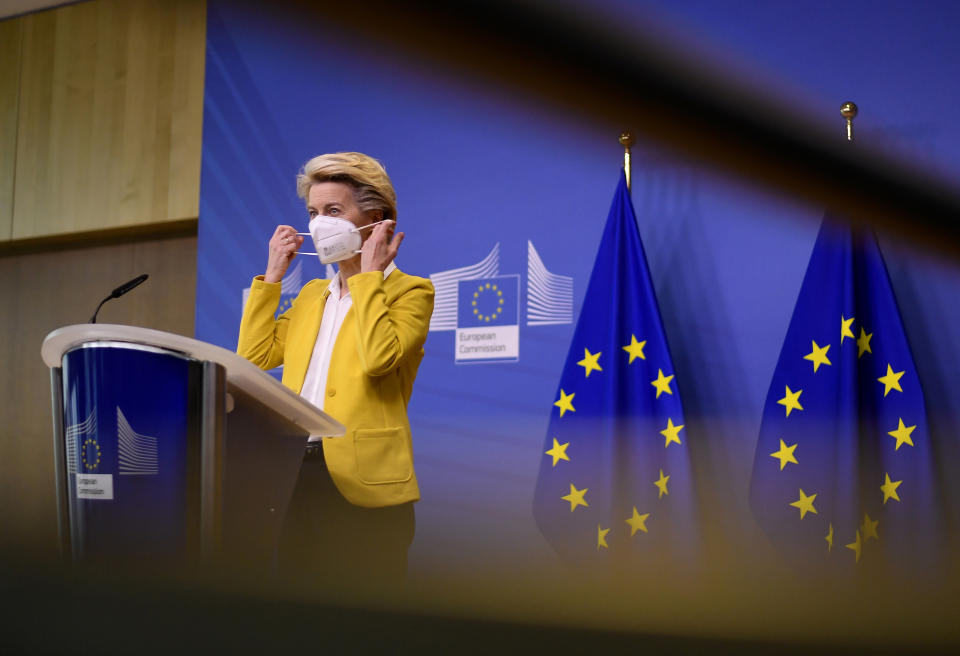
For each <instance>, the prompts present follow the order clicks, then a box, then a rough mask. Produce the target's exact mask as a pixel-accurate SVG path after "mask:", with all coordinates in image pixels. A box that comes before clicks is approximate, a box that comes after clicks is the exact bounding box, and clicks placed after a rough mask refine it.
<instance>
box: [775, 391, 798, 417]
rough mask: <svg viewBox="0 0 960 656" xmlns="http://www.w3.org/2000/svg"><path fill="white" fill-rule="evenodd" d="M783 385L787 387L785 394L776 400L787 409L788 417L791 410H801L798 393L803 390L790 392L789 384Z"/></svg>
mask: <svg viewBox="0 0 960 656" xmlns="http://www.w3.org/2000/svg"><path fill="white" fill-rule="evenodd" d="M784 387H786V388H787V392H786V394H787V395H786V396H784V397H783V398H782V399H780V400H779V401H777V403H779V404H780V405H782V406H783V407H784V408H786V409H787V416H788V417H789V416H790V413H791V412H792V411H793V410H803V406H802V405H800V395H801V394H803V390H797V391H796V392H791V391H790V386H789V385H784Z"/></svg>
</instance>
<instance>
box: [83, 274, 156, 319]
mask: <svg viewBox="0 0 960 656" xmlns="http://www.w3.org/2000/svg"><path fill="white" fill-rule="evenodd" d="M149 277H150V276H148V275H147V274H145V273H143V274H141V275H139V276H137V277H136V278H134V279H133V280H130V281H128V282H125V283H123V284H122V285H120V286H119V287H117V288H116V289H114V290H113V291H112V292H110V295H109V296H107V297H106V298H105V299H103V300H102V301H100V305H98V306H97V309H96V310H95V311H94V313H93V316H92V317H90V323H97V314H98V313H99V312H100V308H102V307H103V304H104V303H106V302H107V301H109V300H110V299H112V298H120V297H121V296H123V295H124V294H126V293H127V292H128V291H130V290H131V289H133V288H134V287H136V286H137V285H139V284H140V283H142V282H143V281H144V280H146V279H147V278H149Z"/></svg>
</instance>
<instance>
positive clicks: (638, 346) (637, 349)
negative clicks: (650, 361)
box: [623, 335, 647, 364]
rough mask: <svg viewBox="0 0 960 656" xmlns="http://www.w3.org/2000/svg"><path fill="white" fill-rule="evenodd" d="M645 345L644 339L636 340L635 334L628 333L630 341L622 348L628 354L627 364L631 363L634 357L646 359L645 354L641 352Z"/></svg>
mask: <svg viewBox="0 0 960 656" xmlns="http://www.w3.org/2000/svg"><path fill="white" fill-rule="evenodd" d="M646 345H647V342H646V340H644V341H642V342H638V341H637V338H636V336H635V335H630V343H629V344H627V345H626V346H624V347H623V350H624V351H626V352H627V353H629V354H630V360H629V362H627V364H633V361H634V360H635V359H636V358H640V359H641V360H646V359H647V356H645V355H644V354H643V347H644V346H646Z"/></svg>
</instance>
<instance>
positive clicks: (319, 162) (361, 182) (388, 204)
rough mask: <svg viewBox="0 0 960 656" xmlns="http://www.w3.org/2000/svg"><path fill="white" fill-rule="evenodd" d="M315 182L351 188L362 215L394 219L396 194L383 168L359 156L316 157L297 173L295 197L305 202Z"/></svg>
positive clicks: (367, 158)
mask: <svg viewBox="0 0 960 656" xmlns="http://www.w3.org/2000/svg"><path fill="white" fill-rule="evenodd" d="M318 182H342V183H344V184H347V185H349V186H350V187H352V188H353V196H354V198H355V199H356V201H357V205H358V206H359V207H360V209H361V210H362V211H364V212H369V211H370V210H380V211H382V212H383V218H384V219H396V218H397V193H396V192H395V191H394V190H393V183H392V182H390V177H389V176H388V175H387V172H386V170H385V169H384V168H383V165H382V164H381V163H380V162H378V161H377V160H375V159H374V158H372V157H370V156H369V155H364V154H363V153H330V154H328V155H317V156H316V157H314V158H313V159H311V160H310V161H309V162H307V163H306V164H304V165H303V168H301V169H300V172H299V173H298V174H297V195H298V196H299V197H300V198H302V199H303V200H304V202H306V201H307V196H308V195H309V194H310V187H312V186H313V185H315V184H316V183H318Z"/></svg>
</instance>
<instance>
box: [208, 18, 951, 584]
mask: <svg viewBox="0 0 960 656" xmlns="http://www.w3.org/2000/svg"><path fill="white" fill-rule="evenodd" d="M591 4H592V5H595V6H596V11H599V12H603V13H604V14H605V15H608V16H610V19H611V20H617V21H619V22H620V23H621V24H623V23H626V24H627V25H630V24H631V22H634V23H635V24H636V25H638V26H639V25H644V26H646V27H649V25H650V24H651V22H653V23H654V24H656V25H658V26H659V27H658V29H659V30H660V31H661V32H662V33H664V34H667V35H668V36H669V37H670V38H674V39H678V40H681V41H682V42H684V43H686V44H687V45H688V46H689V47H690V48H692V49H694V50H695V51H697V52H698V53H700V54H702V55H705V56H707V57H710V58H711V59H712V60H714V61H720V62H721V63H722V64H723V65H724V66H725V67H726V68H727V69H728V70H730V71H735V72H737V74H739V75H742V76H747V77H749V78H750V79H751V80H753V81H754V82H755V83H756V84H758V85H763V86H766V87H767V88H768V89H769V90H770V92H771V93H776V94H779V95H781V96H785V97H789V98H790V99H791V101H792V102H794V103H795V104H796V105H797V107H798V108H799V109H801V110H803V111H805V112H808V113H811V112H812V113H816V115H819V116H822V117H823V119H822V120H823V122H824V124H826V125H830V126H834V127H835V129H836V131H837V135H838V139H840V138H841V134H842V121H841V119H840V117H839V113H838V109H839V105H840V103H841V102H842V101H844V100H854V101H856V102H857V103H858V104H859V106H860V108H861V117H860V118H859V119H858V122H857V126H858V136H859V138H860V139H871V140H873V142H874V143H877V144H882V145H884V146H885V147H889V148H891V149H893V150H895V151H896V152H897V153H899V155H900V156H902V157H904V158H906V159H908V160H909V161H911V162H913V163H915V164H916V165H917V166H923V167H926V168H929V169H930V170H932V171H937V172H938V173H939V174H943V175H946V176H948V177H952V178H953V179H955V180H960V126H958V125H957V123H956V121H955V120H954V119H953V118H952V117H951V116H950V113H949V112H946V111H943V108H947V107H955V106H957V104H960V86H958V83H957V80H958V79H960V71H958V70H957V68H958V67H960V56H958V55H960V52H958V49H960V46H958V45H957V40H956V39H955V36H954V35H953V34H952V33H951V30H950V29H949V27H950V26H951V25H956V24H957V19H960V7H958V6H956V5H954V4H952V3H943V4H942V5H937V4H935V3H934V4H929V3H928V4H926V5H922V6H921V5H915V4H913V3H880V4H877V3H869V2H865V1H863V0H856V1H853V2H849V3H846V4H845V5H844V7H843V10H842V12H840V11H838V9H837V6H836V4H835V3H828V2H806V3H788V2H775V3H759V2H757V3H749V2H748V3H743V2H739V3H735V2H720V3H716V2H685V3H683V4H682V5H677V3H670V2H666V1H665V0H663V1H660V0H657V1H655V2H645V3H636V2H626V1H625V0H605V2H602V3H591ZM208 8H209V9H208V10H209V16H208V44H207V64H206V66H207V71H206V96H205V114H204V133H203V134H204V136H203V171H202V185H201V200H200V228H199V254H198V288H197V313H196V336H197V338H199V339H202V340H205V341H209V342H212V343H215V344H218V345H221V346H224V347H228V348H235V346H236V340H237V333H238V324H239V318H240V313H241V307H242V301H243V298H244V289H245V288H246V287H248V286H249V284H250V280H251V278H252V277H253V276H254V275H256V274H258V273H262V271H263V269H264V266H265V264H266V257H267V241H268V239H269V237H270V235H271V234H272V232H273V229H274V227H275V226H276V225H277V224H278V223H288V224H292V225H295V226H306V223H307V217H306V213H305V211H304V208H303V205H302V203H301V202H300V201H299V199H297V197H296V194H295V190H294V176H295V174H296V171H297V169H298V168H299V167H300V166H301V165H302V164H303V162H305V161H306V160H307V159H309V158H310V157H312V156H314V155H316V154H319V153H323V152H334V151H339V150H357V151H361V152H366V153H368V154H371V155H373V156H375V157H377V158H379V159H380V160H381V161H382V162H383V163H384V164H385V166H386V168H387V171H388V172H389V173H390V175H391V177H392V179H393V182H394V185H395V187H396V189H397V193H398V197H399V214H398V221H399V224H400V229H402V230H404V231H405V232H406V233H407V239H406V240H405V241H404V244H403V248H402V249H401V251H400V255H399V257H398V265H399V266H400V267H401V268H402V269H403V270H405V271H407V272H409V273H413V274H416V275H421V276H430V277H432V278H433V279H434V282H435V284H436V286H437V311H436V314H435V317H434V322H433V324H432V326H431V332H430V335H429V338H428V340H427V344H426V358H425V359H424V362H423V365H422V367H421V370H420V374H419V377H418V380H417V384H416V388H415V392H414V395H413V400H412V402H411V406H410V416H411V422H412V427H413V434H414V450H415V458H416V468H417V472H418V476H419V478H420V480H421V488H422V493H423V500H422V501H421V502H420V503H419V504H418V506H417V513H418V514H417V538H416V540H415V542H414V547H413V550H412V552H411V556H412V563H411V564H412V566H413V567H414V568H416V567H418V566H419V567H425V566H430V567H432V568H441V567H443V566H444V565H445V564H449V565H450V566H452V567H453V566H457V567H459V566H461V565H463V563H464V562H469V561H471V560H474V559H483V560H485V561H488V562H497V561H500V560H503V561H509V560H516V559H524V560H526V559H541V560H542V559H550V558H552V552H551V551H550V549H549V548H548V547H547V545H546V542H545V541H544V540H543V538H542V537H541V536H540V534H539V533H538V531H537V528H536V525H535V523H534V521H533V516H532V511H531V503H532V499H533V490H534V484H535V482H536V478H537V472H538V469H539V466H540V461H541V459H542V458H543V457H544V456H543V453H542V446H543V443H544V436H545V431H546V429H547V424H548V420H549V416H550V410H551V408H552V405H553V402H554V400H555V399H554V396H553V395H554V392H555V390H556V388H557V382H558V379H559V375H560V370H561V367H562V364H563V360H564V357H565V355H566V353H567V349H568V347H569V343H570V338H571V336H572V331H573V323H574V321H575V318H576V316H577V313H578V312H579V310H580V307H581V305H582V303H583V294H584V290H585V286H586V281H587V277H588V275H589V272H590V270H591V267H592V265H593V261H594V257H595V255H596V249H597V246H598V244H599V240H600V236H601V232H602V229H603V225H604V220H605V218H606V214H607V209H608V208H609V206H610V201H611V198H612V196H613V193H614V190H615V188H616V184H617V180H618V175H619V166H620V163H621V150H620V148H619V146H618V145H617V142H616V137H617V135H618V133H619V131H620V129H621V128H622V127H623V126H619V125H609V124H604V123H603V122H601V121H599V120H598V121H597V122H596V123H586V124H585V123H584V122H583V121H580V120H576V121H575V120H573V119H572V118H570V117H568V116H566V115H564V114H562V113H558V112H557V111H555V110H553V109H552V108H551V107H549V106H546V105H540V104H538V103H537V102H536V101H533V100H531V99H529V98H518V97H516V96H513V95H510V94H509V93H508V92H507V91H505V90H504V89H501V88H498V87H497V86H496V85H494V84H489V83H480V82H472V81H471V80H469V79H465V78H463V77H462V76H456V75H455V74H453V73H451V72H450V71H449V70H446V69H442V70H441V69H440V68H438V67H434V66H432V65H431V64H430V63H429V62H424V61H422V60H415V59H411V58H410V57H408V56H407V55H405V54H403V53H398V52H392V51H387V50H385V49H383V48H382V46H380V45H379V44H372V45H374V46H376V47H371V44H368V43H364V42H363V41H362V40H361V39H360V37H358V36H356V35H351V34H349V33H344V32H343V31H342V30H339V29H337V30H334V29H332V28H329V27H326V26H325V25H324V24H323V23H322V21H320V20H317V19H314V18H311V17H310V16H309V15H302V14H301V15H293V16H288V15H286V14H285V13H284V12H282V11H279V10H277V9H276V8H266V6H264V8H251V7H247V6H244V5H243V4H242V3H239V4H238V3H229V2H223V1H220V0H210V2H209V3H208ZM922 112H926V113H922ZM634 155H635V156H634V183H633V200H634V204H635V206H636V213H637V220H638V223H639V227H640V234H641V237H642V239H643V242H644V246H645V249H646V252H647V255H648V260H649V266H650V271H651V276H652V279H653V282H654V286H655V288H656V292H657V295H658V299H659V303H660V307H661V311H662V316H663V323H664V329H665V331H666V333H667V335H668V338H669V342H670V346H671V350H672V352H673V358H674V365H675V369H676V375H677V377H676V381H677V385H678V387H679V390H680V393H681V395H682V398H683V400H684V408H685V414H686V422H687V428H686V430H687V439H688V443H689V444H690V448H691V452H692V453H693V455H694V459H695V461H696V462H697V463H698V465H697V466H696V468H695V469H696V474H697V476H698V485H699V486H700V488H701V490H705V491H708V492H711V491H712V492H715V491H717V490H721V489H722V491H723V498H724V499H725V501H724V505H723V511H724V512H722V513H720V514H716V515H714V516H715V517H717V518H718V519H717V526H716V528H717V529H718V530H719V531H720V532H721V533H720V534H721V535H722V536H723V537H724V538H725V539H726V540H729V541H731V543H733V544H738V545H748V544H754V543H756V542H757V541H761V540H762V539H763V538H762V537H761V536H762V534H761V533H760V531H759V530H758V529H757V527H756V524H755V521H754V520H753V518H752V516H751V514H750V512H749V509H748V504H747V489H748V482H749V474H750V469H751V466H752V462H753V452H754V447H755V445H756V440H757V435H758V432H759V426H760V419H761V416H762V408H763V402H764V398H765V395H766V392H767V389H768V387H769V384H770V380H771V376H772V375H773V370H774V367H775V365H776V361H777V356H778V354H779V351H780V348H781V346H782V344H783V339H784V335H785V333H786V328H787V324H788V322H789V319H790V316H791V313H792V311H793V306H794V303H795V301H796V298H797V293H798V291H799V288H800V283H801V281H802V279H803V275H804V271H805V269H806V266H807V262H808V260H809V257H810V253H811V250H812V247H813V243H814V240H815V237H816V232H817V228H818V222H819V219H820V217H821V216H822V214H823V208H822V207H816V206H812V205H809V204H806V203H804V202H802V201H797V200H795V199H789V198H783V197H780V196H777V195H775V194H773V193H772V192H768V191H766V190H764V189H762V188H758V187H755V186H753V185H751V184H750V183H749V182H746V181H742V180H733V179H730V178H728V177H726V176H725V175H724V174H722V173H721V172H717V171H715V170H711V169H708V168H704V167H702V166H699V165H696V164H695V163H690V162H685V161H681V160H679V159H677V158H676V157H674V156H672V155H671V154H670V153H667V152H663V151H662V150H657V149H653V148H650V147H648V146H646V145H644V144H643V143H642V142H641V143H640V144H638V146H637V147H636V148H635V149H634ZM880 237H881V238H880V241H881V246H882V247H883V248H884V254H885V256H886V258H887V262H888V265H889V269H890V274H891V278H892V283H893V287H894V290H895V292H896V294H897V296H898V300H899V302H900V307H901V312H902V315H903V321H904V324H905V328H906V331H907V334H908V337H909V339H910V340H911V344H912V347H913V350H914V353H915V357H916V365H917V370H918V372H919V376H920V378H921V381H922V382H923V385H924V390H925V393H926V398H927V404H928V407H929V411H930V424H931V425H930V428H931V431H932V433H933V434H934V435H935V436H939V437H940V438H942V440H943V441H944V443H945V444H947V446H948V447H949V448H953V447H952V442H948V441H947V440H948V439H950V440H952V439H954V438H953V437H952V436H954V435H958V434H960V413H958V409H957V404H956V401H955V400H954V399H951V391H950V390H956V389H958V387H960V308H958V305H957V304H956V302H955V299H956V298H957V295H958V292H960V269H958V267H956V266H955V265H951V264H947V263H944V262H942V261H939V260H936V259H932V258H930V257H929V256H921V255H919V254H918V253H914V252H910V251H908V250H906V249H904V248H903V247H899V246H897V245H896V244H893V243H890V240H889V239H886V238H884V236H883V235H881V236H880ZM324 276H325V271H324V270H323V267H321V266H320V264H319V262H318V261H317V260H316V259H315V258H303V259H302V261H298V262H297V263H296V264H295V266H294V267H292V268H291V271H290V272H289V275H288V278H287V279H286V280H285V285H284V286H285V289H284V291H285V292H286V293H287V294H295V293H296V291H297V289H298V288H299V286H300V285H301V284H303V283H304V282H306V281H307V280H309V279H311V278H315V277H324ZM465 278H483V279H498V280H500V279H502V280H504V281H505V283H506V284H507V285H508V287H507V288H508V289H509V293H510V294H511V295H513V296H511V303H512V304H515V308H516V311H515V312H514V311H513V309H512V308H513V307H514V306H512V307H511V311H510V312H508V313H506V314H505V315H503V316H502V317H501V316H498V318H497V322H498V323H499V324H500V325H498V328H502V329H507V328H509V327H510V325H511V324H512V325H513V326H516V327H517V328H516V330H517V335H518V337H517V340H518V343H517V353H516V357H505V358H495V359H491V360H483V359H480V360H479V361H477V360H476V359H473V361H469V362H468V361H464V360H470V359H471V358H466V359H464V358H461V362H457V357H456V353H457V347H456V345H457V337H458V327H459V328H461V329H463V328H469V326H470V317H469V316H465V315H461V314H458V311H457V309H458V307H459V300H460V298H462V297H463V294H464V293H472V291H470V290H469V287H468V286H464V285H461V284H460V281H461V280H463V279H465ZM464 289H466V290H467V291H464ZM514 296H515V298H514ZM544 308H547V309H544ZM954 396H955V393H954ZM945 448H946V447H945ZM951 454H952V455H951ZM941 455H942V457H941V463H942V464H943V466H945V467H946V466H949V463H950V462H951V461H950V458H951V457H952V458H955V457H956V452H955V451H953V452H950V451H947V452H944V453H943V454H941ZM954 498H956V495H954ZM451 554H455V557H453V556H451Z"/></svg>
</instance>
